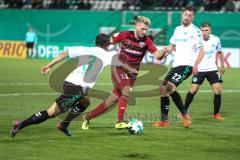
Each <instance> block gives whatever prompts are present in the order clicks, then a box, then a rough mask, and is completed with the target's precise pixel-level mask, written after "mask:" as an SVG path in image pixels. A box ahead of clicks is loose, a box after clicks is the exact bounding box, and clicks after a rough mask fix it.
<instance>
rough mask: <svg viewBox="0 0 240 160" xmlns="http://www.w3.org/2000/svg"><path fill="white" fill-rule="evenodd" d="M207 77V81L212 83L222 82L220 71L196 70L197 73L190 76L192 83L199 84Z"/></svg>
mask: <svg viewBox="0 0 240 160" xmlns="http://www.w3.org/2000/svg"><path fill="white" fill-rule="evenodd" d="M205 78H207V80H208V82H209V83H210V84H211V85H212V84H214V83H222V82H223V81H222V77H221V75H220V73H219V72H218V71H217V70H216V71H207V72H198V74H197V75H194V76H193V77H192V84H199V85H201V84H202V83H203V81H204V79H205Z"/></svg>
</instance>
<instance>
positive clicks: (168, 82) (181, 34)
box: [154, 6, 205, 128]
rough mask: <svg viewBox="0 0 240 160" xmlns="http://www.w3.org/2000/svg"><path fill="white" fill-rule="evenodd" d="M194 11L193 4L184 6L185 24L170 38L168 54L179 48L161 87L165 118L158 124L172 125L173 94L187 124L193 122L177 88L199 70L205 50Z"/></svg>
mask: <svg viewBox="0 0 240 160" xmlns="http://www.w3.org/2000/svg"><path fill="white" fill-rule="evenodd" d="M194 15H195V9H194V8H193V7H192V6H187V7H186V8H185V9H184V11H183V13H182V25H181V26H178V27H176V29H175V31H174V34H173V36H172V37H171V39H170V45H169V46H168V47H166V48H165V49H164V50H165V51H166V54H165V56H166V55H168V54H169V53H170V52H172V51H173V50H174V49H176V51H175V58H174V62H173V68H171V70H170V71H169V72H168V74H167V76H166V77H165V79H164V81H163V84H162V86H161V87H160V92H161V120H160V121H158V122H155V123H154V125H155V126H158V127H167V126H169V121H168V110H169V104H170V101H169V95H170V96H171V97H172V99H173V101H174V103H175V104H176V106H177V107H178V109H179V111H180V112H181V114H182V116H183V126H184V127H185V128H188V127H189V126H190V125H191V121H190V117H189V116H188V115H187V111H186V110H185V107H184V105H183V102H182V99H181V96H180V94H179V93H178V92H177V90H176V88H177V86H178V85H180V84H181V83H182V82H183V81H184V80H185V79H187V78H188V77H189V76H190V75H191V74H197V72H198V65H199V63H200V61H201V59H202V58H203V56H204V54H205V52H204V50H203V44H202V33H201V31H200V29H199V28H198V27H196V26H195V25H193V24H192V21H193V19H194Z"/></svg>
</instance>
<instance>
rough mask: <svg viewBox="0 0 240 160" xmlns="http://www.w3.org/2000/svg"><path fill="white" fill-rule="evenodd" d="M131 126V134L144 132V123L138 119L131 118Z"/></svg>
mask: <svg viewBox="0 0 240 160" xmlns="http://www.w3.org/2000/svg"><path fill="white" fill-rule="evenodd" d="M129 124H130V125H131V128H129V129H128V131H129V133H130V134H141V133H143V124H142V122H141V121H140V120H138V119H131V120H130V121H129Z"/></svg>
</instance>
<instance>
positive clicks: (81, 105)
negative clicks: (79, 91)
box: [57, 97, 90, 136]
mask: <svg viewBox="0 0 240 160" xmlns="http://www.w3.org/2000/svg"><path fill="white" fill-rule="evenodd" d="M89 105H90V99H89V98H88V97H84V98H82V99H81V100H80V101H79V102H77V103H76V104H75V105H74V106H73V107H72V109H71V111H70V112H69V113H68V115H67V116H66V118H65V119H64V120H63V121H62V122H61V123H59V124H58V125H57V128H58V129H59V130H61V131H62V132H64V134H66V135H67V136H71V131H70V130H69V129H68V126H69V125H70V123H71V121H72V120H73V119H75V118H76V117H78V116H79V115H80V114H81V113H83V112H84V111H85V110H86V108H87V107H88V106H89Z"/></svg>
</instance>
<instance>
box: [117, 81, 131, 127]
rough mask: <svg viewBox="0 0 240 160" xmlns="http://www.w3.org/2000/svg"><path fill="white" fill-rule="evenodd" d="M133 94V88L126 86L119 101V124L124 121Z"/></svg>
mask: <svg viewBox="0 0 240 160" xmlns="http://www.w3.org/2000/svg"><path fill="white" fill-rule="evenodd" d="M131 92H132V87H131V86H125V87H123V89H122V94H121V96H120V98H119V101H118V123H119V122H123V121H124V113H125V111H126V109H127V103H128V97H129V96H130V94H131Z"/></svg>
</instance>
